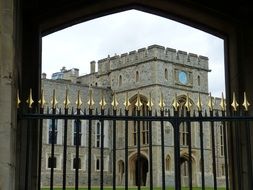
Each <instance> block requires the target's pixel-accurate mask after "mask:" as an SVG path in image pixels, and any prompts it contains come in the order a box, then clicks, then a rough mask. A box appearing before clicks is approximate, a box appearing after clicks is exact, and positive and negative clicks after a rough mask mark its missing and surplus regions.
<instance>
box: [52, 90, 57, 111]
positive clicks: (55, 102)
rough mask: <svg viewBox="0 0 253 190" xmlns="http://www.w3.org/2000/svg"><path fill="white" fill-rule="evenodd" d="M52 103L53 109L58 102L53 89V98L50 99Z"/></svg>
mask: <svg viewBox="0 0 253 190" xmlns="http://www.w3.org/2000/svg"><path fill="white" fill-rule="evenodd" d="M51 104H52V108H53V109H55V108H56V105H57V104H58V102H57V100H56V95H55V89H54V90H53V99H52V101H51Z"/></svg>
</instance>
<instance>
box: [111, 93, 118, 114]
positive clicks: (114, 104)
mask: <svg viewBox="0 0 253 190" xmlns="http://www.w3.org/2000/svg"><path fill="white" fill-rule="evenodd" d="M118 104H119V103H118V102H117V99H116V93H115V91H114V92H113V101H112V107H113V110H117V106H118Z"/></svg>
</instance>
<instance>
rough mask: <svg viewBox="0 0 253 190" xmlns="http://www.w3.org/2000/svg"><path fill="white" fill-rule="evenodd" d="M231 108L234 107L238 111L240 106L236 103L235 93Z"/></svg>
mask: <svg viewBox="0 0 253 190" xmlns="http://www.w3.org/2000/svg"><path fill="white" fill-rule="evenodd" d="M231 106H232V107H233V109H234V111H237V107H238V106H239V104H238V103H237V101H236V98H235V93H234V92H233V102H232V104H231Z"/></svg>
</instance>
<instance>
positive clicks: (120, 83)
mask: <svg viewBox="0 0 253 190" xmlns="http://www.w3.org/2000/svg"><path fill="white" fill-rule="evenodd" d="M121 85H122V76H121V75H120V76H119V86H121Z"/></svg>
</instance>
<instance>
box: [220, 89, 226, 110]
mask: <svg viewBox="0 0 253 190" xmlns="http://www.w3.org/2000/svg"><path fill="white" fill-rule="evenodd" d="M220 107H221V111H225V110H226V101H225V99H224V95H223V92H222V94H221V101H220Z"/></svg>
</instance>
